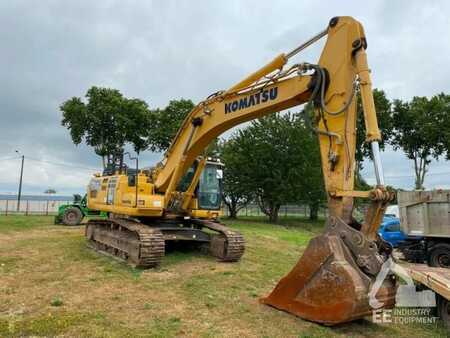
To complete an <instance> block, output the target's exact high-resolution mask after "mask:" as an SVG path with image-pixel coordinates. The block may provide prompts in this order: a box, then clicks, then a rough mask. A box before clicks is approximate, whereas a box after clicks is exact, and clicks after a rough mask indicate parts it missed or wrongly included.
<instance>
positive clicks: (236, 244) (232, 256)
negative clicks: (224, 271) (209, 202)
mask: <svg viewBox="0 0 450 338" xmlns="http://www.w3.org/2000/svg"><path fill="white" fill-rule="evenodd" d="M192 221H193V223H194V224H196V225H200V226H202V227H205V228H208V229H210V230H213V231H216V232H218V233H219V234H215V235H212V236H211V242H210V246H209V249H210V253H211V254H212V255H213V256H215V257H217V258H218V259H219V260H221V261H223V262H237V261H239V260H240V259H241V257H242V255H243V254H244V251H245V240H244V237H243V236H242V235H241V234H240V233H239V232H237V231H233V230H230V228H228V227H226V226H225V225H223V224H220V223H217V222H212V221H207V220H199V219H194V220H192Z"/></svg>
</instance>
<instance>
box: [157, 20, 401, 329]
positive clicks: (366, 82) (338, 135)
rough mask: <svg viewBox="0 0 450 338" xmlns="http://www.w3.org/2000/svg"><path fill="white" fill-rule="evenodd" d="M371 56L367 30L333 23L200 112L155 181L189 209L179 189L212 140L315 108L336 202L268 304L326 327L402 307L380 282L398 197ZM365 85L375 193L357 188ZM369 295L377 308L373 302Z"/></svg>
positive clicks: (392, 285)
mask: <svg viewBox="0 0 450 338" xmlns="http://www.w3.org/2000/svg"><path fill="white" fill-rule="evenodd" d="M325 36H326V37H327V40H326V43H325V46H324V49H323V51H322V54H321V57H320V59H319V62H318V63H317V64H309V63H297V64H293V65H291V66H287V64H288V61H289V60H290V59H291V58H292V57H294V56H295V55H296V54H298V53H299V52H301V51H302V50H303V49H305V48H306V47H308V46H310V45H311V44H313V43H314V42H316V41H317V40H319V39H320V38H322V37H325ZM366 48H367V40H366V36H365V33H364V29H363V27H362V25H361V24H360V23H359V22H358V21H356V20H354V19H353V18H351V17H336V18H333V19H332V20H331V21H330V23H329V25H328V27H327V29H326V30H324V31H323V32H321V33H319V34H318V35H316V36H315V37H313V38H312V39H310V40H309V41H307V42H306V43H304V44H302V45H301V46H299V47H297V48H296V49H294V50H293V51H291V52H289V53H286V54H281V55H279V56H277V57H276V58H275V59H274V60H272V61H271V62H270V63H268V64H267V65H266V66H264V67H262V68H261V69H259V70H258V71H256V72H255V73H253V74H251V75H250V76H248V77H247V78H245V79H243V80H242V81H240V82H239V83H237V84H235V85H234V86H232V87H231V88H230V89H228V90H226V91H222V92H218V93H216V94H214V95H211V96H210V97H208V98H207V99H206V100H204V101H203V102H201V103H200V104H199V105H197V106H196V107H195V108H194V109H193V110H192V111H191V112H190V114H189V115H188V116H187V117H186V119H185V120H184V122H183V124H182V126H181V128H180V129H179V131H178V133H177V135H176V137H175V138H174V140H173V142H172V144H171V146H170V148H169V149H168V151H167V152H166V154H165V159H164V161H163V162H162V163H160V165H159V166H157V168H156V169H155V170H154V172H153V175H152V177H153V182H154V184H155V188H156V191H158V192H159V193H162V194H164V195H165V199H164V200H165V202H164V203H165V207H166V208H167V207H169V206H171V205H174V203H173V202H174V199H175V200H176V199H181V200H179V201H178V203H175V205H178V206H180V205H181V206H182V207H181V208H184V209H186V208H187V207H188V205H189V203H188V201H189V200H190V198H191V197H192V187H190V189H188V190H189V191H188V192H187V193H183V192H177V191H176V188H177V185H178V182H179V181H180V179H181V178H182V176H183V175H184V173H185V172H186V170H187V169H188V168H189V167H190V166H191V165H192V163H193V162H194V161H195V160H196V159H197V158H198V157H199V156H200V155H201V154H202V153H203V152H204V149H205V148H206V147H207V145H208V144H209V143H210V142H211V141H212V140H213V139H215V138H216V137H218V136H219V135H220V134H222V133H223V132H225V131H226V130H229V129H230V128H232V127H234V126H236V125H239V124H241V123H243V122H246V121H250V120H253V119H256V118H259V117H262V116H264V115H267V114H270V113H274V112H278V111H282V110H285V109H288V108H291V107H294V106H298V105H301V104H305V103H308V104H309V107H314V110H313V111H314V114H313V116H312V119H311V121H309V119H308V118H306V123H308V125H310V126H311V128H312V129H313V130H314V131H315V132H316V134H317V135H318V139H319V144H320V152H321V159H322V167H323V175H324V182H325V189H326V192H327V195H328V210H329V216H328V219H327V225H326V228H325V230H324V232H323V234H322V235H320V236H318V237H316V238H314V239H312V240H311V241H310V244H309V245H308V247H307V249H306V250H305V252H304V254H303V256H302V257H301V259H300V260H299V262H298V263H297V265H296V266H295V267H294V268H293V270H292V271H291V272H290V273H289V274H287V275H286V276H285V277H284V278H283V279H282V280H281V281H280V282H279V283H278V285H277V286H276V288H275V289H274V290H273V291H272V292H271V294H270V295H269V296H268V297H266V298H264V299H262V302H263V303H265V304H268V305H271V306H273V307H276V308H278V309H281V310H285V311H288V312H290V313H293V314H296V315H298V316H300V317H302V318H305V319H308V320H312V321H316V322H321V323H325V324H327V325H333V324H337V323H342V322H346V321H350V320H353V319H356V318H361V317H363V316H366V315H368V314H370V312H371V310H372V308H371V306H370V304H374V303H377V304H383V306H385V307H391V306H393V304H394V299H395V296H394V295H395V290H396V282H395V280H393V279H392V278H389V279H386V280H385V281H378V282H377V283H375V280H376V277H377V275H378V273H379V272H380V270H381V268H382V266H383V263H384V262H386V260H387V259H388V258H389V257H390V248H389V247H388V246H386V244H385V243H383V241H382V240H381V239H380V238H379V236H377V229H378V227H379V225H380V222H381V219H382V217H383V214H384V210H385V207H386V205H387V203H388V202H389V200H390V199H391V198H392V196H391V194H390V193H389V192H387V191H386V189H385V188H384V180H383V171H382V167H381V162H380V155H379V147H378V141H379V140H380V131H379V129H378V125H377V117H376V111H375V105H374V100H373V96H372V85H371V79H370V71H369V67H368V63H367V55H366ZM358 86H359V90H360V93H361V98H362V105H363V110H364V121H365V129H366V141H367V142H370V143H371V146H372V150H373V159H374V165H375V173H376V178H377V187H376V188H375V189H373V190H372V191H356V190H354V175H355V166H356V163H355V146H356V114H357V112H356V99H355V97H356V90H357V87H358ZM307 116H308V111H307V112H306V114H305V117H307ZM199 167H200V168H201V167H202V166H199ZM199 170H200V169H199ZM197 178H198V173H197ZM194 182H195V181H194ZM355 197H363V198H369V199H370V201H371V205H370V207H369V210H368V212H367V215H366V219H365V221H364V223H363V224H358V223H357V222H356V221H355V220H354V219H353V217H352V211H353V199H354V198H355ZM169 209H170V208H169ZM185 211H186V210H185ZM374 285H377V287H376V289H374ZM371 297H376V299H377V300H378V301H377V302H372V301H371V300H372V299H371Z"/></svg>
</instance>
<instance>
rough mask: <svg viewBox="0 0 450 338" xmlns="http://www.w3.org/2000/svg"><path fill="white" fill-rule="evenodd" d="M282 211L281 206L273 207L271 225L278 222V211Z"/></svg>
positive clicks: (270, 214) (270, 217) (270, 218)
mask: <svg viewBox="0 0 450 338" xmlns="http://www.w3.org/2000/svg"><path fill="white" fill-rule="evenodd" d="M279 210H280V205H278V204H276V205H271V206H270V210H269V221H270V223H277V222H278V211H279Z"/></svg>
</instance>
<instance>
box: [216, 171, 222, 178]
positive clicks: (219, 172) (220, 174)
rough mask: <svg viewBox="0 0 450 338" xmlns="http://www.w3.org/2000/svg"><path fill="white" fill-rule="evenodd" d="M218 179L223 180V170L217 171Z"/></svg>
mask: <svg viewBox="0 0 450 338" xmlns="http://www.w3.org/2000/svg"><path fill="white" fill-rule="evenodd" d="M216 177H217V178H218V179H219V180H221V179H222V178H223V170H222V169H217V171H216Z"/></svg>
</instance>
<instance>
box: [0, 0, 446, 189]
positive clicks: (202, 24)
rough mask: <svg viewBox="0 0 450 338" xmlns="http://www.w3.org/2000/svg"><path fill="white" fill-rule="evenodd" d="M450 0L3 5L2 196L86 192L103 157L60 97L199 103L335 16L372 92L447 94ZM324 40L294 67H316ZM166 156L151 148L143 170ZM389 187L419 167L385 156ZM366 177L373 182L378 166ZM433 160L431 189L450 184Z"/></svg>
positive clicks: (406, 183) (368, 168)
mask: <svg viewBox="0 0 450 338" xmlns="http://www.w3.org/2000/svg"><path fill="white" fill-rule="evenodd" d="M449 12H450V2H448V1H439V2H438V1H427V2H423V1H399V0H397V1H365V2H362V1H339V2H338V1H282V0H280V1H277V2H273V1H270V2H269V1H252V0H250V1H248V0H247V1H188V0H186V1H181V0H178V1H175V0H166V1H158V2H157V1H138V0H136V1H123V0H122V1H108V0H102V1H81V0H77V1H64V2H63V1H46V0H41V1H39V2H35V1H31V0H29V1H20V0H16V1H2V2H0V21H1V22H2V27H3V28H2V30H1V31H0V41H2V43H1V45H0V64H1V68H2V71H1V74H2V81H1V82H0V193H15V192H16V191H17V186H18V181H19V172H20V159H19V155H18V154H17V153H16V152H15V151H16V150H17V151H18V152H19V154H20V155H24V156H25V165H24V181H23V182H24V183H23V191H24V192H25V193H34V194H36V193H42V192H43V191H44V190H46V189H48V188H50V187H51V188H54V189H55V190H56V191H57V192H58V193H59V194H71V193H79V192H83V191H84V189H85V186H86V184H87V182H88V180H89V177H90V175H91V174H92V173H93V172H95V171H96V170H98V168H100V165H101V162H100V159H99V157H97V156H96V155H95V154H94V152H93V150H92V149H90V148H88V147H86V146H84V145H80V146H75V145H73V143H72V142H71V139H70V136H69V133H68V131H67V130H66V129H65V128H64V127H62V126H61V112H60V110H59V106H60V105H61V103H62V102H64V101H65V100H67V99H70V98H71V97H73V96H78V97H83V96H84V95H85V93H86V91H87V89H88V88H90V87H91V86H93V85H96V86H104V87H112V88H116V89H119V90H120V91H121V92H122V93H123V94H124V95H125V96H127V97H135V98H140V99H143V100H145V101H146V102H147V103H148V104H149V106H150V108H156V107H164V106H165V105H166V104H167V103H168V102H169V100H171V99H178V98H187V99H192V100H193V101H194V102H198V101H200V100H202V99H203V98H205V97H206V96H208V95H209V94H211V93H213V92H216V91H218V90H221V89H226V88H228V87H230V86H232V85H233V84H234V83H236V82H238V81H239V80H240V79H241V78H243V77H245V76H246V75H247V74H249V73H251V72H252V71H254V70H256V69H257V68H259V67H260V66H262V65H264V64H265V63H267V62H268V61H270V60H271V59H272V58H273V57H274V56H276V55H278V54H279V53H281V52H288V51H290V50H291V49H293V48H295V47H296V46H298V45H299V44H301V43H302V42H304V41H305V40H307V39H308V38H310V37H311V36H313V35H314V34H316V33H318V32H320V31H322V30H323V29H324V28H325V27H326V26H327V24H328V21H329V20H330V18H332V17H334V16H341V15H350V16H353V17H355V18H356V19H358V20H359V21H361V22H362V23H363V25H364V27H365V32H366V36H367V39H368V50H367V53H368V56H369V64H370V68H371V70H372V80H373V84H374V87H377V88H380V89H383V90H385V92H386V94H387V96H388V97H389V98H391V99H393V98H401V99H405V100H408V99H411V98H412V97H413V96H415V95H420V96H431V95H434V94H436V93H439V92H448V83H449V82H448V81H449V80H448V79H449V78H450V67H448V62H447V58H448V55H450V40H449V39H448V38H447V37H448V35H449V33H450V17H449V16H448V13H449ZM322 46H323V42H322V43H318V44H317V45H316V46H315V47H313V48H311V49H309V50H307V51H306V52H305V53H302V54H300V55H298V56H297V57H296V59H295V60H294V61H295V62H301V61H308V62H316V61H317V60H318V57H319V55H320V50H321V48H322ZM160 159H161V154H155V153H151V152H145V153H143V154H141V156H140V163H141V164H142V165H144V166H149V165H152V164H155V163H156V162H157V161H158V160H160ZM382 160H383V164H384V171H385V176H386V183H387V184H390V185H394V186H398V187H402V188H405V189H411V188H412V187H413V183H414V178H413V164H412V162H411V161H410V160H408V159H407V158H406V157H405V156H404V155H403V154H402V153H401V151H397V152H396V151H394V150H393V149H387V150H386V151H385V152H383V153H382ZM363 175H364V177H365V178H366V179H367V180H368V182H369V183H374V180H373V177H374V174H373V169H372V164H371V163H370V162H367V161H366V163H365V168H364V170H363ZM448 176H450V164H449V162H446V161H444V160H443V159H441V160H439V161H437V162H436V161H434V162H433V163H432V164H431V166H430V172H429V175H428V177H427V178H426V180H425V186H426V187H427V188H446V187H450V180H449V179H448Z"/></svg>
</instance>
